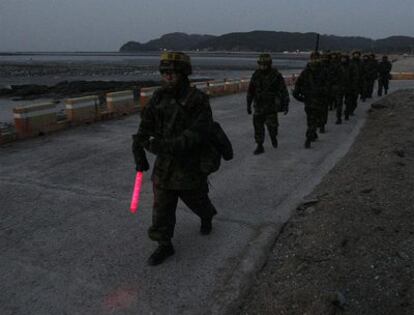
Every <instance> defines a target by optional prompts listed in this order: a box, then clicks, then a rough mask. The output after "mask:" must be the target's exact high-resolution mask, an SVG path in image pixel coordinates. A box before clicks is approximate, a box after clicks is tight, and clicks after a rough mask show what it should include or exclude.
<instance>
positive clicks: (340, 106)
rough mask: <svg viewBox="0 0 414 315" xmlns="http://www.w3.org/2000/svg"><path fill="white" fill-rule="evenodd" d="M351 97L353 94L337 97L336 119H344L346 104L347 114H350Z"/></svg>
mask: <svg viewBox="0 0 414 315" xmlns="http://www.w3.org/2000/svg"><path fill="white" fill-rule="evenodd" d="M351 96H352V94H349V93H348V94H347V93H344V92H342V93H338V94H337V95H336V104H337V105H336V118H337V119H342V113H343V112H344V104H345V114H347V113H348V115H349V110H350V105H351Z"/></svg>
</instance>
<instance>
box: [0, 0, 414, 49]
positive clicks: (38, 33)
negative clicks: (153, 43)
mask: <svg viewBox="0 0 414 315" xmlns="http://www.w3.org/2000/svg"><path fill="white" fill-rule="evenodd" d="M253 30H270V31H288V32H319V33H321V34H333V35H340V36H349V35H353V36H354V35H358V36H364V37H370V38H374V39H378V38H384V37H388V36H392V35H406V36H413V37H414V0H394V1H391V0H364V1H360V0H358V1H357V0H340V1H337V0H255V1H252V0H221V1H219V0H151V1H139V0H117V1H116V0H0V51H117V50H118V49H119V48H120V46H121V45H122V44H124V43H126V42H127V41H130V40H133V41H139V42H141V43H143V42H147V41H148V40H151V39H154V38H157V37H159V36H161V35H163V34H165V33H170V32H185V33H189V34H212V35H221V34H225V33H230V32H247V31H253Z"/></svg>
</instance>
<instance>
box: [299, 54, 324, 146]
mask: <svg viewBox="0 0 414 315" xmlns="http://www.w3.org/2000/svg"><path fill="white" fill-rule="evenodd" d="M311 59H313V61H311V62H310V63H308V65H307V66H306V68H305V69H304V70H303V71H302V72H301V74H300V75H299V77H298V79H297V81H296V84H295V88H294V90H293V96H294V97H295V98H296V99H297V100H298V101H300V102H303V103H304V104H305V112H306V119H307V125H308V128H307V130H306V142H305V147H310V142H311V141H314V140H316V138H317V136H318V135H317V128H318V127H319V126H320V125H321V117H323V113H324V109H325V105H326V101H325V99H326V96H327V94H328V89H329V83H328V75H327V73H326V71H325V69H324V67H323V66H322V64H321V62H320V61H319V54H318V53H313V54H312V55H311Z"/></svg>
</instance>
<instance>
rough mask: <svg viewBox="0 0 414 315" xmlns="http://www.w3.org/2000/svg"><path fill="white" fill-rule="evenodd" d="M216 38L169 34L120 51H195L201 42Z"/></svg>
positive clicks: (126, 45) (134, 43)
mask: <svg viewBox="0 0 414 315" xmlns="http://www.w3.org/2000/svg"><path fill="white" fill-rule="evenodd" d="M214 37H215V36H212V35H197V34H191V35H188V34H185V33H169V34H165V35H163V36H161V37H160V38H158V39H153V40H151V41H149V42H148V43H145V44H141V43H139V42H132V41H131V42H128V43H126V44H125V45H123V46H122V47H121V49H120V51H121V52H131V51H156V50H162V49H168V50H193V49H196V48H195V47H196V46H197V45H198V44H200V43H201V42H204V41H207V40H210V39H212V38H214Z"/></svg>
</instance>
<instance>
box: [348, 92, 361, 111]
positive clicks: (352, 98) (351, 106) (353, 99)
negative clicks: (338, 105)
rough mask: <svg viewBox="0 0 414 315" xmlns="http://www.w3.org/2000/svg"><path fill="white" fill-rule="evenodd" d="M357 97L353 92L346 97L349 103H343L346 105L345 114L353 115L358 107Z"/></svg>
mask: <svg viewBox="0 0 414 315" xmlns="http://www.w3.org/2000/svg"><path fill="white" fill-rule="evenodd" d="M358 95H359V92H358V91H353V92H351V93H349V94H348V95H347V96H348V98H349V103H348V104H347V103H345V105H347V106H346V109H345V114H348V115H350V114H353V113H354V111H355V109H356V108H357V106H358Z"/></svg>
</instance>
